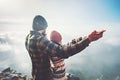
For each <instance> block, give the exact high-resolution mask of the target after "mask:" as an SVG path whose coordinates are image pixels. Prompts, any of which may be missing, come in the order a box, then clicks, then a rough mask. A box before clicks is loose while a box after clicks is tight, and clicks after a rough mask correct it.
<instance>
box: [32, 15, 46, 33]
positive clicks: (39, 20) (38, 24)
mask: <svg viewBox="0 0 120 80" xmlns="http://www.w3.org/2000/svg"><path fill="white" fill-rule="evenodd" d="M47 26H48V24H47V21H46V20H45V18H44V17H42V16H40V15H37V16H35V18H34V20H33V25H32V28H33V30H35V31H39V30H45V29H46V28H47Z"/></svg>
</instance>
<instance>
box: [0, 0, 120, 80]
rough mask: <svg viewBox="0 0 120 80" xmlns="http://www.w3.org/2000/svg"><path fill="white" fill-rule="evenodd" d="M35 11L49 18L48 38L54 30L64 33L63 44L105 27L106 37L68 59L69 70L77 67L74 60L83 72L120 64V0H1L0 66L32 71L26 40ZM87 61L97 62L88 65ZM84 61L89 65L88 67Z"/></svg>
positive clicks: (1, 67) (0, 67)
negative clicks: (0, 40) (86, 67)
mask: <svg viewBox="0 0 120 80" xmlns="http://www.w3.org/2000/svg"><path fill="white" fill-rule="evenodd" d="M35 15H42V16H44V17H45V19H46V20H47V22H48V28H47V34H48V38H49V33H50V31H51V30H57V31H59V32H60V33H61V34H62V36H63V43H64V44H65V43H67V42H68V41H70V40H71V39H73V38H77V37H79V36H86V35H88V34H89V33H90V32H91V31H93V30H101V29H105V30H106V32H105V34H104V36H103V38H101V39H100V40H98V41H96V42H93V43H91V44H90V46H89V47H88V48H87V49H86V50H84V51H82V52H81V54H77V55H75V56H73V57H71V58H69V59H68V60H66V65H67V69H68V71H71V70H73V71H74V70H75V69H74V66H73V67H72V66H70V65H73V64H74V65H76V66H78V67H81V68H80V69H79V68H77V69H79V70H80V71H82V72H83V73H82V74H85V71H86V72H87V71H91V70H93V69H92V67H96V69H98V70H97V71H96V70H93V71H94V72H95V73H98V74H100V75H101V73H102V71H101V70H103V68H104V67H108V66H111V68H112V69H114V67H116V66H118V64H120V63H119V62H118V61H119V60H120V59H119V58H118V56H120V54H119V53H120V50H119V49H118V47H120V44H119V42H120V37H119V36H120V33H119V30H120V0H52V1H51V0H0V39H2V40H5V43H3V42H1V45H0V70H2V69H4V68H6V67H8V66H11V67H13V68H15V69H17V70H19V71H21V72H23V73H25V74H29V73H30V69H31V62H30V58H29V55H28V53H27V51H26V49H25V47H24V41H25V37H26V35H27V34H28V33H29V31H30V30H32V21H33V18H34V17H35ZM6 55H7V56H6ZM106 57H107V58H106ZM109 59H110V60H109ZM88 61H90V62H91V63H93V64H94V65H89V64H90V63H89V62H88ZM78 63H79V65H77V64H78ZM1 65H2V66H1ZM85 65H88V66H89V68H88V69H85V68H84V67H85ZM103 65H104V66H103ZM25 69H26V71H24V70H25ZM98 71H101V73H99V72H98ZM115 71H116V70H115ZM88 75H90V74H89V73H88ZM101 76H103V77H104V75H101ZM101 76H97V77H101ZM116 76H117V77H118V76H120V73H119V74H118V75H116ZM88 77H89V76H88ZM84 78H85V79H87V78H86V77H84Z"/></svg>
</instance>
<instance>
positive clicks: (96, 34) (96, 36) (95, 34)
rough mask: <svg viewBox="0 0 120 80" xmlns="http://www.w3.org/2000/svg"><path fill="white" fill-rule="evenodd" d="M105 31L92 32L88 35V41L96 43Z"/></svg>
mask: <svg viewBox="0 0 120 80" xmlns="http://www.w3.org/2000/svg"><path fill="white" fill-rule="evenodd" d="M105 31H106V30H101V31H93V32H92V33H90V34H89V35H88V39H89V40H90V41H91V42H92V41H96V40H98V39H99V38H101V37H102V36H103V32H105Z"/></svg>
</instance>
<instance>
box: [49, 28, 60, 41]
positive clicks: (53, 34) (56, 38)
mask: <svg viewBox="0 0 120 80" xmlns="http://www.w3.org/2000/svg"><path fill="white" fill-rule="evenodd" d="M50 40H51V41H53V42H57V43H61V41H62V36H61V34H60V33H59V32H57V31H55V30H53V31H52V32H51V33H50Z"/></svg>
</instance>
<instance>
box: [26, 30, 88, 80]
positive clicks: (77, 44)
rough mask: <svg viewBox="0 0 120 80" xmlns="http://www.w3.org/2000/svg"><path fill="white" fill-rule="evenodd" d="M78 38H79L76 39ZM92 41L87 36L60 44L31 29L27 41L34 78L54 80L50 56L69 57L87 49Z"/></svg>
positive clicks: (37, 79)
mask: <svg viewBox="0 0 120 80" xmlns="http://www.w3.org/2000/svg"><path fill="white" fill-rule="evenodd" d="M76 40H77V39H76ZM89 43H90V40H89V39H88V38H87V37H84V38H82V40H81V41H75V40H74V42H70V44H66V45H64V46H60V45H58V44H56V43H54V42H52V41H49V40H48V39H47V38H46V35H45V34H44V33H38V32H36V31H31V32H30V33H29V34H28V35H27V37H26V41H25V46H26V49H27V51H28V53H29V55H30V57H31V61H32V76H33V78H34V80H52V79H53V77H52V76H53V75H52V70H51V66H50V60H49V58H50V57H51V56H52V57H54V56H57V57H60V58H68V57H70V56H72V55H75V54H77V53H79V52H80V51H82V50H83V49H85V48H86V47H87V46H88V45H89Z"/></svg>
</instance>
